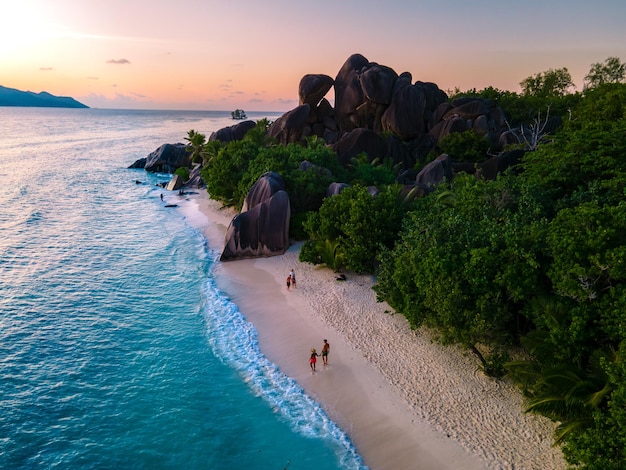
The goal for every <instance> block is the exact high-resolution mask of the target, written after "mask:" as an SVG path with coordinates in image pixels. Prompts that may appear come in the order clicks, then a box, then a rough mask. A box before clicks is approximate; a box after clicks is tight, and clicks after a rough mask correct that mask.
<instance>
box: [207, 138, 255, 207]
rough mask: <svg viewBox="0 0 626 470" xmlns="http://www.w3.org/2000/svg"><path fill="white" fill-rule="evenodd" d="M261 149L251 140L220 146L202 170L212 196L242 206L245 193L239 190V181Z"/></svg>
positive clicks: (232, 204) (228, 203)
mask: <svg viewBox="0 0 626 470" xmlns="http://www.w3.org/2000/svg"><path fill="white" fill-rule="evenodd" d="M260 150H261V149H260V147H259V146H258V145H257V144H256V143H254V142H252V141H249V140H240V141H234V142H230V143H229V144H228V145H225V146H223V147H220V148H219V149H218V151H217V153H216V154H215V155H214V156H213V157H212V158H211V159H210V160H209V161H208V162H206V163H205V165H204V166H203V167H202V171H201V175H202V178H203V179H204V181H205V183H206V185H207V191H208V192H209V194H210V195H211V197H212V198H213V199H215V200H217V201H221V202H222V203H224V204H225V205H228V206H235V207H238V208H240V207H241V205H242V204H243V197H245V195H244V196H243V197H242V196H241V193H240V192H238V189H239V181H241V179H242V178H243V177H244V176H245V174H246V170H247V167H248V165H249V162H250V161H251V160H253V159H254V158H255V157H256V156H257V155H258V153H259V152H260Z"/></svg>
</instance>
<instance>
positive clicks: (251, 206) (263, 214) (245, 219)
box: [220, 173, 291, 261]
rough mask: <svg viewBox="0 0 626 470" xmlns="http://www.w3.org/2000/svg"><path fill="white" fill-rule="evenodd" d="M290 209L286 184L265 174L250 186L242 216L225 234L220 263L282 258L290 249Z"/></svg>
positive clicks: (276, 176)
mask: <svg viewBox="0 0 626 470" xmlns="http://www.w3.org/2000/svg"><path fill="white" fill-rule="evenodd" d="M290 217H291V207H290V204H289V195H288V194H287V192H286V191H285V183H284V181H283V179H282V177H281V176H280V175H278V174H277V173H265V174H263V175H261V177H260V178H259V179H258V180H257V182H256V183H255V184H254V185H253V186H252V188H251V189H250V191H249V192H248V195H247V196H246V200H245V202H244V205H243V208H242V212H241V213H240V214H239V215H237V216H235V217H234V218H233V220H232V221H231V223H230V225H229V227H228V230H227V231H226V237H225V246H224V250H223V251H222V255H221V256H220V260H222V261H231V260H236V259H243V258H258V257H267V256H274V255H280V254H283V253H284V252H285V251H286V250H287V248H289V221H290Z"/></svg>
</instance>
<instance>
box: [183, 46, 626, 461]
mask: <svg viewBox="0 0 626 470" xmlns="http://www.w3.org/2000/svg"><path fill="white" fill-rule="evenodd" d="M625 74H626V66H625V64H624V63H622V62H621V60H620V59H618V58H615V57H612V58H608V59H607V60H606V61H605V62H604V63H596V64H593V65H592V66H591V70H590V72H589V74H588V75H587V76H586V77H585V84H584V89H583V90H582V92H574V91H572V87H573V84H572V80H571V76H570V75H569V72H568V71H567V69H566V68H563V69H556V70H552V69H551V70H548V71H547V72H542V73H538V74H535V75H533V76H531V77H528V78H527V79H524V80H523V81H522V82H521V83H520V86H521V89H522V91H521V93H515V92H511V91H502V90H498V89H495V88H493V87H489V88H485V89H483V90H475V89H474V90H468V91H465V92H461V91H460V90H456V91H455V93H454V94H453V96H451V98H454V97H455V96H461V95H463V96H476V97H481V98H488V99H490V100H493V101H494V102H495V103H496V105H498V106H500V107H501V108H502V109H503V110H504V111H505V113H506V115H507V122H508V123H509V124H510V126H516V125H525V126H527V128H529V129H535V130H536V136H535V137H536V138H535V139H533V141H532V142H529V141H526V142H520V143H519V144H518V145H516V146H515V147H516V148H517V149H521V150H523V152H524V157H523V158H522V160H521V163H519V165H518V166H517V167H515V168H513V169H510V170H509V171H507V172H505V173H503V174H500V175H499V176H498V177H497V179H495V180H482V179H477V178H476V177H474V176H473V175H472V176H469V175H463V174H458V175H456V176H455V177H454V178H453V179H451V180H449V181H444V182H443V183H441V184H440V185H438V187H437V188H436V189H435V190H434V191H433V192H432V193H430V194H428V195H426V196H424V197H414V196H415V195H413V194H406V193H405V191H404V190H403V187H402V186H400V185H398V184H397V183H395V179H396V176H397V173H398V171H400V168H398V167H397V164H396V162H391V161H383V162H381V161H378V160H377V159H371V158H367V157H365V156H362V157H359V158H355V159H354V160H353V161H352V162H351V163H350V164H349V165H345V166H342V165H340V164H339V163H338V161H337V158H336V156H335V154H334V152H333V151H332V150H331V149H330V148H329V147H327V146H326V145H324V143H323V142H321V141H319V140H315V139H310V140H309V141H307V144H306V145H300V144H290V145H287V146H282V145H277V144H276V143H275V142H273V141H272V140H271V139H268V138H267V137H266V133H265V131H266V130H267V126H268V123H267V122H259V123H258V125H257V128H255V129H253V130H252V131H251V132H250V133H249V134H248V135H247V136H246V137H245V138H244V139H243V140H241V141H237V142H231V143H228V144H224V143H219V142H204V140H203V139H201V138H200V137H198V136H197V135H196V133H193V134H192V133H190V135H189V136H188V137H189V141H190V145H191V146H192V147H194V146H195V147H194V151H195V152H196V157H197V159H198V160H201V161H202V162H203V169H202V176H203V178H204V180H205V182H206V184H207V188H208V191H209V193H210V194H211V197H213V198H214V199H217V200H219V201H222V202H223V203H224V204H228V205H232V206H235V207H241V205H242V203H243V199H244V198H245V195H246V193H247V191H248V190H249V188H250V186H251V185H252V184H253V183H254V182H255V181H256V179H257V178H258V177H259V176H260V175H261V174H263V173H264V172H267V171H275V172H278V173H280V174H281V175H282V176H283V178H284V180H285V184H286V186H287V191H288V192H289V195H290V198H291V204H292V205H291V207H292V219H291V220H292V227H291V233H292V236H293V237H294V238H298V239H301V240H304V244H303V246H302V249H301V251H300V259H301V260H303V261H307V262H311V263H316V264H325V265H327V266H329V267H331V268H332V269H335V270H337V271H338V270H341V269H346V270H353V271H357V272H369V273H374V274H376V275H377V284H376V286H375V291H376V294H377V297H378V299H379V300H381V301H386V302H388V303H389V304H390V305H391V306H392V307H393V308H394V309H395V310H396V311H397V312H399V313H401V314H403V315H405V316H406V318H407V319H408V321H409V322H410V324H411V326H412V327H414V328H418V327H420V326H427V327H429V328H432V329H433V331H436V332H437V334H438V338H439V339H440V340H441V341H442V342H444V343H460V344H462V345H465V346H466V347H467V348H469V350H471V351H473V352H475V353H476V354H477V356H478V357H479V359H480V361H481V363H482V364H483V366H484V370H485V372H486V373H488V374H490V375H492V376H494V377H498V378H500V377H502V376H506V377H507V379H508V380H513V381H515V383H517V384H519V386H520V389H521V390H522V391H523V393H524V394H525V396H526V397H527V411H528V412H532V413H540V414H542V415H544V416H547V417H549V418H550V419H552V420H554V421H555V422H556V423H557V429H556V433H555V436H554V438H555V445H560V446H561V448H562V449H563V452H564V455H565V457H566V459H567V461H568V462H569V463H570V464H571V465H572V467H576V468H586V469H602V470H610V469H621V468H626V361H625V360H626V84H625V83H624V78H625ZM549 116H558V117H560V118H561V120H562V125H561V126H560V127H559V128H558V130H556V131H555V132H553V133H551V134H550V135H549V136H547V135H546V134H545V133H544V132H543V131H542V129H545V127H543V125H544V124H545V122H546V121H547V120H548V118H549ZM533 126H534V127H533ZM435 150H436V151H445V152H446V153H448V154H449V155H450V156H451V157H452V158H454V159H456V160H457V161H466V162H474V163H475V162H479V161H481V160H486V159H487V158H489V156H490V155H489V154H490V152H491V150H490V147H489V145H487V143H486V142H485V141H484V140H482V138H481V137H480V136H477V135H474V134H473V133H472V132H468V133H463V134H458V135H452V136H450V137H449V138H448V139H447V140H445V139H444V141H442V142H441V143H440V146H439V148H437V149H435ZM430 158H433V155H432V154H431V155H430ZM303 161H308V162H310V164H312V165H313V168H315V169H316V170H315V171H311V172H309V171H302V170H301V167H300V165H301V163H302V162H303ZM425 163H426V162H425V161H424V162H419V163H418V165H417V167H416V168H413V170H419V166H420V165H423V164H425ZM404 170H406V169H404ZM331 182H344V183H348V184H349V187H348V188H347V189H344V190H343V191H342V192H341V193H339V194H337V195H335V196H333V197H325V193H326V189H327V187H328V185H329V184H330V183H331ZM372 186H376V188H377V189H376V191H373V190H372Z"/></svg>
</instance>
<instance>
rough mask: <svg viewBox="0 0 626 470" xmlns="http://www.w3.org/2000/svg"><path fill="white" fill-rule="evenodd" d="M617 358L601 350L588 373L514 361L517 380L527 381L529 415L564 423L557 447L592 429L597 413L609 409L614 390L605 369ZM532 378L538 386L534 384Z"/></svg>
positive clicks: (558, 430)
mask: <svg viewBox="0 0 626 470" xmlns="http://www.w3.org/2000/svg"><path fill="white" fill-rule="evenodd" d="M616 358H617V356H616V354H615V351H613V350H612V349H599V350H596V351H595V352H594V353H593V354H592V355H591V357H590V359H589V364H588V366H587V367H586V368H585V369H584V370H583V369H581V368H579V367H577V366H574V365H571V364H570V365H560V366H555V367H548V368H542V367H541V366H540V365H539V364H538V363H537V362H534V361H519V362H511V363H508V364H507V369H508V370H509V371H510V372H511V374H512V375H513V376H514V377H516V378H517V379H519V378H520V377H522V376H525V378H526V380H524V382H525V383H526V386H527V387H528V388H527V390H526V391H527V393H528V394H529V395H530V399H529V400H528V404H527V407H526V412H530V413H539V414H542V415H544V416H547V417H548V418H551V419H552V420H554V421H559V422H560V423H559V425H558V426H557V428H556V431H555V445H556V444H559V443H561V442H562V441H563V440H564V439H566V438H567V436H568V435H569V434H570V433H572V432H575V431H579V430H582V429H584V428H586V427H588V426H590V425H591V424H592V423H593V412H594V411H595V410H597V409H599V408H601V407H603V406H605V404H606V401H607V399H608V398H609V396H610V394H611V391H612V390H613V387H612V385H611V383H610V381H609V377H608V375H607V373H606V370H605V366H606V364H607V363H611V362H615V360H616ZM532 378H534V379H535V380H534V384H532V385H530V384H531V383H532V382H533V380H532Z"/></svg>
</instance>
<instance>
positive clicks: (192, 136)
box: [185, 129, 206, 163]
mask: <svg viewBox="0 0 626 470" xmlns="http://www.w3.org/2000/svg"><path fill="white" fill-rule="evenodd" d="M185 140H186V141H187V142H189V145H188V146H187V149H188V150H190V151H191V161H192V162H198V163H202V162H203V160H204V152H203V147H204V144H205V143H206V136H205V135H204V134H201V133H199V132H196V131H194V130H193V129H191V130H190V131H188V132H187V137H185Z"/></svg>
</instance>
